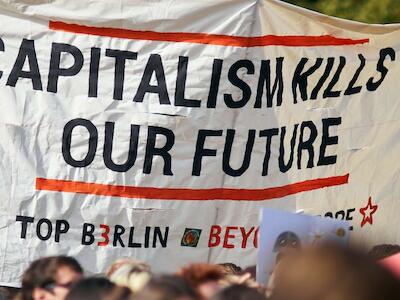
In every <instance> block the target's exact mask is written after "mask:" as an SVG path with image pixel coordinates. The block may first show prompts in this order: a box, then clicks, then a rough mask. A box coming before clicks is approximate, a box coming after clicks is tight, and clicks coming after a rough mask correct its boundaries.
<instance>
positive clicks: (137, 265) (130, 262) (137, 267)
mask: <svg viewBox="0 0 400 300" xmlns="http://www.w3.org/2000/svg"><path fill="white" fill-rule="evenodd" d="M124 266H130V271H131V273H141V272H146V273H150V272H151V269H150V266H149V265H148V264H147V263H145V262H143V261H140V260H136V259H132V258H121V259H117V260H116V261H115V262H114V263H113V264H112V265H111V266H110V267H109V268H108V270H107V273H106V275H107V277H108V278H111V276H112V275H113V274H114V272H116V271H118V269H119V268H121V267H124Z"/></svg>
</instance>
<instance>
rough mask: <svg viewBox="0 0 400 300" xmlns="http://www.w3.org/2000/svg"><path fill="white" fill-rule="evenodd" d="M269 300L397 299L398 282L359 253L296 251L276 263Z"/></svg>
mask: <svg viewBox="0 0 400 300" xmlns="http://www.w3.org/2000/svg"><path fill="white" fill-rule="evenodd" d="M274 285H275V286H274V290H273V295H272V298H271V299H273V300H328V299H329V300H330V299H351V300H381V299H400V282H399V281H397V280H396V279H395V278H394V277H393V276H392V275H391V274H390V273H389V272H388V271H386V270H385V269H384V268H382V267H381V266H379V265H378V264H376V263H374V262H373V261H372V260H371V259H370V258H368V257H367V256H365V255H363V254H362V253H361V252H358V251H354V250H350V249H345V248H341V247H338V246H333V245H320V246H317V247H313V248H309V249H305V250H300V251H299V252H298V253H294V254H293V255H290V256H288V257H286V258H285V259H284V260H282V261H281V262H280V265H279V268H278V269H277V270H276V272H275V282H274Z"/></svg>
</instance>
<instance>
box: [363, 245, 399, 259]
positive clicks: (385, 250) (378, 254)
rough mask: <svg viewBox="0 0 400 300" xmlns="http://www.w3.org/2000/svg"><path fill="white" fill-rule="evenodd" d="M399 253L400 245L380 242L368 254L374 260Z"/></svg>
mask: <svg viewBox="0 0 400 300" xmlns="http://www.w3.org/2000/svg"><path fill="white" fill-rule="evenodd" d="M397 253H400V245H391V244H380V245H376V246H374V247H373V248H372V249H371V250H370V251H369V252H368V255H369V256H370V257H371V258H372V259H374V260H381V259H384V258H387V257H389V256H392V255H394V254H397Z"/></svg>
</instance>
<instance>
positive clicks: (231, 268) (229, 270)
mask: <svg viewBox="0 0 400 300" xmlns="http://www.w3.org/2000/svg"><path fill="white" fill-rule="evenodd" d="M217 266H220V267H221V268H222V269H223V272H224V273H225V274H226V275H239V274H240V273H241V272H242V268H241V267H239V266H237V265H235V264H233V263H223V264H218V265H217Z"/></svg>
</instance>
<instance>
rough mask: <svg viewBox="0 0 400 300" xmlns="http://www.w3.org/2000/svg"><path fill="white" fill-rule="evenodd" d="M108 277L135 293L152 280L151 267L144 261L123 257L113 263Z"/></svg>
mask: <svg viewBox="0 0 400 300" xmlns="http://www.w3.org/2000/svg"><path fill="white" fill-rule="evenodd" d="M107 276H108V278H109V279H110V280H111V281H112V282H114V283H115V284H117V285H120V286H125V287H128V288H130V289H131V290H132V292H133V293H136V292H137V291H139V290H141V289H142V288H143V287H144V285H145V284H146V283H147V282H148V281H149V280H150V277H151V274H150V267H149V265H147V264H146V263H144V262H141V261H137V260H133V259H123V260H118V261H116V262H115V263H114V264H112V265H111V267H110V269H109V271H108V272H107Z"/></svg>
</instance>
